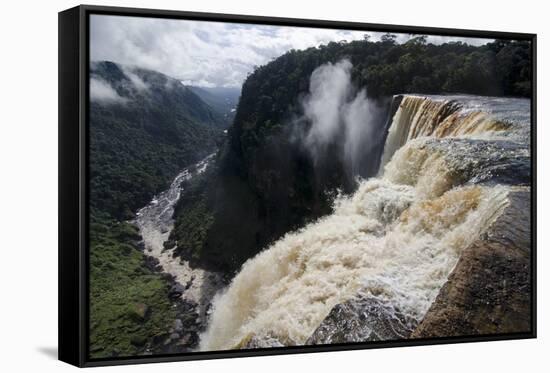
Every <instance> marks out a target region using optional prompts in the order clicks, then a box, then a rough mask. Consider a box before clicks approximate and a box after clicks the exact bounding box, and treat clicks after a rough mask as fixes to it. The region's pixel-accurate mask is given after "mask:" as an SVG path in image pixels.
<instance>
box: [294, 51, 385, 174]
mask: <svg viewBox="0 0 550 373" xmlns="http://www.w3.org/2000/svg"><path fill="white" fill-rule="evenodd" d="M352 67H353V65H352V64H351V62H350V61H349V60H347V59H343V60H341V61H339V62H337V63H335V64H333V63H330V62H329V63H326V64H324V65H321V66H320V67H318V68H317V69H315V70H314V71H313V73H312V74H311V78H310V85H309V95H308V96H306V98H305V99H304V101H303V110H304V119H305V120H307V121H308V122H310V123H311V127H310V128H309V130H308V132H307V133H306V135H305V138H304V144H305V146H306V147H307V149H308V150H309V152H310V154H311V156H312V158H313V160H314V161H315V162H316V163H318V162H319V159H320V158H321V157H322V155H323V154H326V150H327V146H328V145H329V144H331V143H334V142H335V141H336V140H337V139H338V138H341V139H343V145H344V146H343V152H344V154H343V157H344V160H345V162H346V165H347V167H348V168H349V169H350V170H351V172H352V174H354V175H355V174H357V171H358V165H359V162H360V161H361V156H362V155H364V154H365V153H366V152H367V150H368V149H369V148H370V147H372V146H374V145H375V141H376V140H375V139H374V137H375V136H374V135H375V133H374V128H375V123H376V120H377V118H378V117H379V116H380V114H381V110H380V109H379V108H378V106H377V105H376V104H375V103H374V102H372V101H371V100H369V99H368V98H367V93H366V90H365V89H362V90H360V91H357V89H356V88H355V87H354V85H353V83H352V81H351V69H352Z"/></svg>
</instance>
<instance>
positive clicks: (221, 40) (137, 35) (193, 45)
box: [90, 15, 490, 87]
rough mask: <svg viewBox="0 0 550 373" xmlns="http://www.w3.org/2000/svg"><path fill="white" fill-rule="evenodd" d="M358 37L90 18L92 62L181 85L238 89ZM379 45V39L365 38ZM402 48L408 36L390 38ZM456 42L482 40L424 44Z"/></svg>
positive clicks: (217, 24) (324, 31)
mask: <svg viewBox="0 0 550 373" xmlns="http://www.w3.org/2000/svg"><path fill="white" fill-rule="evenodd" d="M365 34H366V32H364V31H345V30H329V29H314V28H304V27H282V26H265V25H246V24H235V23H222V22H202V21H186V20H169V19H155V18H142V17H123V16H105V15H92V16H91V23H90V52H91V59H92V61H100V60H109V61H113V62H118V63H121V64H125V65H130V66H138V67H143V68H147V69H152V70H157V71H160V72H162V73H165V74H166V75H169V76H172V77H174V78H177V79H180V80H182V81H183V82H184V83H186V84H192V85H199V86H205V87H214V86H217V87H240V86H241V84H242V83H243V81H244V79H245V78H246V75H247V74H248V73H249V72H251V71H252V70H253V68H254V66H255V65H257V66H259V65H263V64H265V63H267V62H269V61H270V60H271V59H273V58H275V57H278V56H280V55H282V54H283V53H285V52H286V51H288V50H290V49H305V48H309V47H314V46H319V45H321V44H326V43H328V42H330V41H341V40H347V41H351V40H356V39H363V37H364V35H365ZM369 34H370V35H371V40H374V41H376V40H379V38H380V36H381V35H382V34H381V33H369ZM396 35H397V36H398V38H397V41H398V42H404V41H406V40H408V39H409V38H410V37H411V36H410V35H409V34H396ZM451 40H461V41H465V42H468V43H470V44H474V45H481V44H485V43H487V42H488V41H490V40H488V39H473V38H450V37H437V36H435V37H434V36H430V37H428V42H432V43H436V44H438V43H442V42H445V41H451Z"/></svg>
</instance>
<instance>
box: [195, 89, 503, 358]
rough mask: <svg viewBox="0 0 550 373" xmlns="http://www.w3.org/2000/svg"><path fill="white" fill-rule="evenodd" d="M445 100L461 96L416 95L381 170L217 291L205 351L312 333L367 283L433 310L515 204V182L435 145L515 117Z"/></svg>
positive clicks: (406, 104) (403, 304) (386, 296)
mask: <svg viewBox="0 0 550 373" xmlns="http://www.w3.org/2000/svg"><path fill="white" fill-rule="evenodd" d="M445 105H452V103H451V104H449V102H446V101H442V100H434V101H431V100H429V99H425V98H419V97H414V96H410V97H409V96H407V97H404V99H403V100H402V102H401V104H400V107H399V109H398V111H397V112H396V114H395V115H394V118H393V122H392V125H391V128H390V130H389V134H388V138H387V141H386V144H385V148H384V158H386V159H383V164H385V167H384V170H383V171H382V172H381V175H380V176H379V177H377V178H373V179H369V180H366V181H361V182H360V183H359V187H358V189H357V191H356V192H355V193H354V194H353V195H351V196H342V197H339V198H337V200H336V201H335V206H334V212H333V213H332V214H331V215H329V216H326V217H324V218H321V219H320V220H318V221H317V222H315V223H312V224H309V225H307V226H306V227H304V228H303V229H300V230H298V231H296V232H292V233H288V234H287V235H286V236H284V237H283V238H281V239H280V240H278V241H277V242H275V243H274V244H273V245H271V246H270V247H269V248H267V249H266V250H265V251H263V252H261V253H260V254H258V255H257V256H256V257H254V258H252V259H250V260H248V261H247V262H246V263H245V264H244V265H243V267H242V269H241V271H240V273H239V274H238V275H237V276H236V277H235V278H234V279H233V281H232V282H231V284H230V285H229V286H228V287H227V288H226V290H225V291H224V292H223V293H221V294H219V295H218V296H217V298H216V299H215V301H214V304H213V312H212V314H211V318H210V323H209V328H208V330H207V331H206V332H205V333H204V334H203V335H202V336H201V345H200V348H201V350H223V349H231V348H239V347H243V346H246V343H247V341H249V340H250V339H251V338H254V339H255V340H256V345H258V344H259V345H260V346H280V345H287V346H288V345H300V344H304V343H305V341H306V340H307V338H308V337H310V335H311V334H312V333H313V331H314V330H315V329H316V328H317V327H318V326H319V324H320V323H321V322H322V321H323V319H324V318H325V317H326V316H327V314H328V313H329V312H330V310H331V309H332V308H333V307H334V306H335V305H337V304H339V303H341V302H344V301H346V300H348V299H351V298H353V297H354V296H356V295H357V294H368V295H370V296H373V297H376V298H378V299H380V300H383V301H385V302H389V303H391V304H393V305H394V306H395V307H396V308H398V309H399V310H400V312H402V313H404V314H406V315H407V316H410V317H412V318H413V319H415V320H417V321H420V320H421V319H422V317H423V316H424V314H425V313H426V312H427V310H428V308H429V306H430V305H431V303H432V302H433V301H434V299H435V297H436V296H437V294H438V292H439V289H440V288H441V286H442V285H443V284H444V283H445V281H446V280H447V277H448V275H449V274H450V272H451V271H452V269H453V268H454V266H455V264H456V263H457V261H458V258H459V256H460V253H461V251H462V250H463V249H464V248H466V247H467V246H468V245H469V244H470V243H472V242H473V241H474V240H475V239H476V238H477V237H479V235H480V234H481V233H482V232H484V231H485V230H486V229H487V228H488V227H489V226H490V225H491V223H492V222H493V221H494V220H495V219H496V218H497V217H498V216H499V214H500V213H501V211H503V209H504V207H505V206H506V205H507V203H508V202H507V188H506V187H504V186H498V185H497V186H480V185H471V184H469V185H465V184H463V183H462V180H461V179H460V175H457V173H456V172H453V169H452V168H451V164H450V163H449V162H448V158H447V157H448V154H447V155H446V154H444V153H443V152H441V151H439V150H438V149H437V148H436V147H430V146H428V145H427V142H428V140H433V138H434V137H436V138H437V137H445V136H448V137H451V138H452V137H455V136H461V135H464V134H468V135H475V134H479V135H480V136H482V137H483V138H490V137H491V136H492V135H491V133H494V134H495V136H497V135H498V132H499V131H503V130H506V126H505V125H502V124H501V122H497V121H494V120H492V119H490V118H489V117H488V116H487V115H485V114H484V115H482V114H479V112H473V111H471V112H464V111H458V108H455V107H452V108H450V109H449V107H447V109H444V106H445ZM445 110H447V112H446V113H443V112H444V111H445ZM480 118H483V119H480ZM473 122H475V123H473ZM477 126H481V128H479V127H477ZM258 341H259V343H258Z"/></svg>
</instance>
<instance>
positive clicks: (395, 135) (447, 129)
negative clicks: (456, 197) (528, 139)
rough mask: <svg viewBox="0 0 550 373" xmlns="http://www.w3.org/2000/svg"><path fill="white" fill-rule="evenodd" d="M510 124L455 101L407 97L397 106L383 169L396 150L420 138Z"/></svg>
mask: <svg viewBox="0 0 550 373" xmlns="http://www.w3.org/2000/svg"><path fill="white" fill-rule="evenodd" d="M508 127H509V124H508V123H507V122H504V121H500V120H498V119H496V118H494V117H493V116H491V115H490V113H488V112H485V111H481V110H476V109H471V108H467V109H463V108H462V107H461V105H460V104H459V103H458V102H457V101H455V100H449V99H446V98H440V99H434V98H429V97H420V96H406V97H404V98H403V100H402V101H401V104H400V105H399V108H398V109H397V111H396V113H395V115H394V117H393V121H392V125H391V127H390V129H389V131H388V136H387V138H386V144H385V145H384V152H383V155H382V160H381V169H382V168H383V167H384V166H385V165H386V164H387V163H388V162H389V160H390V159H391V157H392V156H393V154H394V153H395V152H396V151H397V149H399V148H401V147H402V146H403V145H404V144H405V143H406V142H407V141H409V140H412V139H415V138H418V137H437V138H441V137H459V136H472V135H480V134H484V133H493V132H498V131H504V130H506V129H507V128H508Z"/></svg>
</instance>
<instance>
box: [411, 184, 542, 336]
mask: <svg viewBox="0 0 550 373" xmlns="http://www.w3.org/2000/svg"><path fill="white" fill-rule="evenodd" d="M521 189H522V190H519V191H516V192H513V193H511V194H510V196H509V200H510V204H509V206H508V207H507V208H506V210H505V211H504V212H503V214H502V215H501V216H500V217H499V218H498V219H497V221H496V222H495V223H494V224H493V226H492V227H491V228H490V229H489V231H488V232H487V234H485V235H484V236H483V237H482V238H480V239H479V240H477V241H476V242H474V243H473V244H472V245H471V246H470V247H468V248H467V249H466V250H465V251H464V252H463V253H462V255H461V257H460V259H459V261H458V263H457V265H456V267H455V269H454V270H453V272H452V273H451V275H450V276H449V279H448V281H447V283H445V285H444V286H443V287H442V288H441V291H440V292H439V294H438V296H437V298H436V300H435V301H434V303H433V304H432V306H431V307H430V309H429V310H428V312H427V313H426V315H425V316H424V319H423V320H422V322H421V323H420V325H419V326H418V328H417V329H416V330H415V331H414V333H413V334H412V337H413V338H430V337H446V336H464V335H480V334H494V333H515V332H530V331H531V302H530V296H531V291H532V288H531V281H530V279H531V262H530V257H531V251H530V248H531V239H530V237H531V236H530V232H531V221H530V192H529V190H528V188H521Z"/></svg>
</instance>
